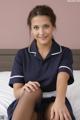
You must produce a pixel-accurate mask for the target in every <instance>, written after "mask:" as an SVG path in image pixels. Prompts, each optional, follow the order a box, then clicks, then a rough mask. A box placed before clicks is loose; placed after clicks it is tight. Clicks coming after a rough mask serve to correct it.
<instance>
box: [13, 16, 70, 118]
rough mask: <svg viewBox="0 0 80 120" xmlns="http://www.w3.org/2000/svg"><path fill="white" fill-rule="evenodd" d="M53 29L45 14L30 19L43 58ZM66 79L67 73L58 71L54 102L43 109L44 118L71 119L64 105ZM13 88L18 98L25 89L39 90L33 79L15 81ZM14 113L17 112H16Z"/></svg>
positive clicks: (28, 90) (30, 90)
mask: <svg viewBox="0 0 80 120" xmlns="http://www.w3.org/2000/svg"><path fill="white" fill-rule="evenodd" d="M54 30H55V27H54V26H53V25H52V23H51V21H50V19H49V17H47V16H35V17H33V18H32V20H31V34H32V36H33V37H34V39H36V42H37V47H38V51H39V53H40V54H41V56H42V58H43V59H45V58H46V56H47V54H48V53H49V50H50V47H51V44H52V36H53V32H54ZM68 79H69V75H68V73H66V72H60V73H58V75H57V84H56V91H57V94H56V99H55V102H52V103H51V104H49V106H48V107H47V109H46V111H45V118H46V120H71V116H70V114H69V111H68V109H67V107H66V105H65V96H66V90H67V82H68ZM13 88H14V95H15V97H16V98H17V99H18V98H20V97H21V96H22V95H23V93H24V90H25V91H26V93H32V92H34V93H35V92H36V90H39V88H40V84H39V83H38V82H37V80H35V81H34V82H31V81H29V82H28V83H26V84H25V85H23V84H21V83H15V84H14V86H13ZM15 113H16V114H17V112H15ZM14 116H16V115H15V114H14V115H13V118H15V117H14ZM29 118H30V117H29ZM32 118H33V116H32ZM13 120H14V119H13ZM16 120H17V119H16ZM28 120H29V119H28ZM35 120H36V119H35Z"/></svg>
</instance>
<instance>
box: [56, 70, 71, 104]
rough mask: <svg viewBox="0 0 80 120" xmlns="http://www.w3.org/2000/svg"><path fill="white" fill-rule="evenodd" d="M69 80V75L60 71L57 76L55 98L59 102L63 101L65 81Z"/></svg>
mask: <svg viewBox="0 0 80 120" xmlns="http://www.w3.org/2000/svg"><path fill="white" fill-rule="evenodd" d="M68 80H69V75H68V73H66V72H60V73H59V74H58V77H57V84H56V91H57V94H56V100H57V101H60V102H65V97H66V91H67V83H68Z"/></svg>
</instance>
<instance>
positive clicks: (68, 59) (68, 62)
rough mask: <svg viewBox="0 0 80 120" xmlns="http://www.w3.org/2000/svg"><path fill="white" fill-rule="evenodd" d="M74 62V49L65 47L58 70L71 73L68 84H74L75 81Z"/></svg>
mask: <svg viewBox="0 0 80 120" xmlns="http://www.w3.org/2000/svg"><path fill="white" fill-rule="evenodd" d="M72 64H73V56H72V51H71V50H70V49H69V48H65V49H64V50H63V52H62V59H61V62H60V65H59V68H58V72H67V73H68V74H69V75H70V78H69V81H68V84H72V83H73V82H74V77H73V68H72Z"/></svg>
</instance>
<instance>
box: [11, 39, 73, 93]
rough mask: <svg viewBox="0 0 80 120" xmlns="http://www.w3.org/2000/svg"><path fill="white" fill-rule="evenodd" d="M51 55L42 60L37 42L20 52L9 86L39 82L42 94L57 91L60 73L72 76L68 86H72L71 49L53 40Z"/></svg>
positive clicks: (15, 61) (17, 55) (16, 58)
mask: <svg viewBox="0 0 80 120" xmlns="http://www.w3.org/2000/svg"><path fill="white" fill-rule="evenodd" d="M52 41H53V42H52V46H51V49H50V52H49V54H48V55H47V57H46V58H45V59H42V57H41V55H40V54H39V52H38V48H37V46H36V40H34V41H33V42H32V44H31V45H30V46H29V47H27V48H23V49H21V50H19V51H18V53H17V54H16V56H15V60H14V64H13V67H12V73H11V77H10V82H9V85H10V86H11V87H13V84H14V83H23V84H25V83H27V82H28V81H38V82H39V83H40V85H41V89H42V92H50V91H55V90H56V81H57V75H58V73H59V72H61V71H63V72H67V73H68V74H69V75H70V78H69V81H68V84H72V83H73V81H74V78H73V69H72V64H73V58H72V52H71V50H70V49H69V48H67V47H64V46H60V45H59V44H58V43H57V42H56V41H55V40H52Z"/></svg>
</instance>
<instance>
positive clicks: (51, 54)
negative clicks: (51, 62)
mask: <svg viewBox="0 0 80 120" xmlns="http://www.w3.org/2000/svg"><path fill="white" fill-rule="evenodd" d="M61 52H62V47H61V46H60V51H59V52H56V53H53V54H51V55H57V54H60V53H61Z"/></svg>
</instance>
